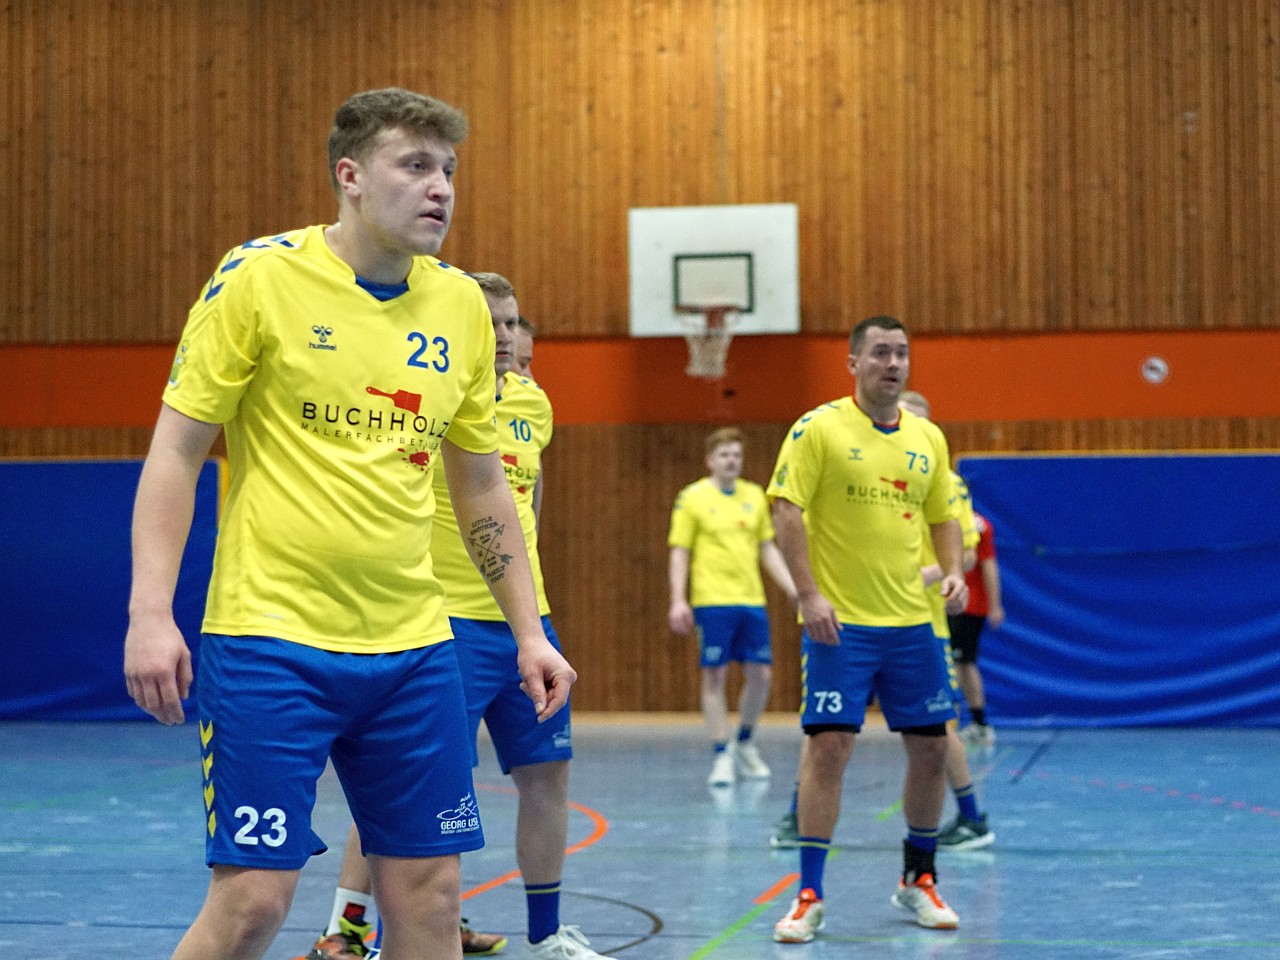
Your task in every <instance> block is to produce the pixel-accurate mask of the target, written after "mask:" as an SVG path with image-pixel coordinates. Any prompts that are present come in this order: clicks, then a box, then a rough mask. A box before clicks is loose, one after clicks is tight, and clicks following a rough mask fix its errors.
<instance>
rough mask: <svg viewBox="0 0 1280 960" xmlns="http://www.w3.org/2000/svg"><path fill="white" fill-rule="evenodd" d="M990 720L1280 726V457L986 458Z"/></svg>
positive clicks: (976, 489) (976, 466)
mask: <svg viewBox="0 0 1280 960" xmlns="http://www.w3.org/2000/svg"><path fill="white" fill-rule="evenodd" d="M960 472H961V474H962V475H963V476H964V477H965V478H966V479H967V480H968V482H969V486H970V489H971V490H972V492H973V497H974V505H975V506H976V507H977V509H978V511H979V512H980V513H983V514H985V515H986V516H988V517H990V518H991V520H992V522H993V523H994V524H995V529H996V550H997V555H998V559H999V563H1000V570H1001V574H1002V579H1003V584H1004V595H1005V608H1006V611H1007V614H1008V621H1007V622H1006V624H1005V625H1004V627H1003V628H1001V629H1000V630H990V629H988V630H987V631H986V632H985V633H984V634H983V639H982V647H981V656H980V660H979V666H980V667H981V669H982V674H983V679H984V680H985V682H986V691H987V706H988V713H989V714H990V717H991V722H992V723H994V724H997V725H999V724H1002V723H1003V724H1007V725H1014V726H1035V727H1089V726H1099V727H1101V726H1128V725H1196V726H1280V456H1277V455H1275V454H1255V455H1247V454H1209V455H1192V454H1168V455H1133V456H1065V455H1063V456H975V457H965V458H963V459H962V460H961V461H960Z"/></svg>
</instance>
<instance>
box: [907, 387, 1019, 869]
mask: <svg viewBox="0 0 1280 960" xmlns="http://www.w3.org/2000/svg"><path fill="white" fill-rule="evenodd" d="M898 406H900V407H902V409H904V410H907V411H910V412H911V413H914V414H915V415H916V416H917V417H923V418H925V419H926V420H927V419H929V418H930V413H931V412H932V410H931V408H930V406H929V401H928V400H927V399H926V398H925V396H924V395H923V394H921V393H917V392H916V391H915V390H904V391H903V392H902V396H901V397H900V398H899V399H898ZM948 472H949V474H950V477H951V487H952V490H953V491H954V492H953V494H952V496H954V497H955V500H956V503H957V505H958V506H959V507H960V536H961V543H962V545H963V547H964V564H963V566H964V570H965V574H966V580H967V579H968V571H969V570H971V569H972V568H973V565H974V564H975V563H976V562H977V546H978V537H979V534H978V523H977V520H976V518H975V517H974V515H973V498H972V497H971V496H970V494H969V486H968V484H966V483H965V482H964V480H963V479H961V477H960V474H958V473H956V472H955V471H954V470H950V471H948ZM921 542H922V545H923V547H924V554H923V556H922V557H921V564H922V566H921V573H922V574H923V576H924V582H925V595H926V596H927V597H928V598H929V609H930V611H931V612H932V614H933V620H932V623H933V633H934V636H936V637H937V638H938V642H939V643H940V644H941V645H942V650H943V653H944V654H945V655H946V658H947V679H948V681H950V683H951V694H952V697H953V698H954V699H955V700H956V717H955V718H953V719H951V720H948V721H947V783H948V785H949V786H950V787H951V793H952V795H953V796H954V797H955V798H956V806H957V808H958V809H957V812H956V817H955V819H954V820H953V821H951V823H950V824H948V826H947V827H946V828H945V829H944V830H943V831H942V832H941V833H940V834H939V835H938V849H940V850H981V849H983V848H985V847H989V846H991V844H993V843H995V842H996V835H995V832H994V831H993V830H992V829H991V827H990V826H989V825H988V823H987V815H986V813H984V812H983V811H982V808H981V807H980V806H979V803H978V790H977V787H976V786H975V785H974V782H973V772H972V771H971V770H970V769H969V758H968V756H967V755H966V753H965V747H964V741H963V740H962V739H961V737H960V732H959V700H960V690H961V683H960V676H959V674H958V672H957V670H956V664H955V661H954V659H953V656H952V649H951V646H952V643H951V626H950V624H949V622H948V616H947V604H946V601H945V600H944V599H943V598H942V594H941V592H940V591H939V590H938V581H939V580H941V578H942V568H941V567H940V566H939V565H938V558H937V556H936V555H935V553H934V550H933V540H932V538H931V537H923V538H922V539H921ZM970 593H971V594H972V591H970Z"/></svg>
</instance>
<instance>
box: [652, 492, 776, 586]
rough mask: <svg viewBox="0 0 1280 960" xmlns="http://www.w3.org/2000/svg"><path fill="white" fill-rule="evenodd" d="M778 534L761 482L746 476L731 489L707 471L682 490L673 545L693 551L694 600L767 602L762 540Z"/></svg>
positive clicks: (691, 578)
mask: <svg viewBox="0 0 1280 960" xmlns="http://www.w3.org/2000/svg"><path fill="white" fill-rule="evenodd" d="M773 538H774V532H773V520H772V518H771V517H770V516H769V503H768V501H767V500H766V499H765V496H764V489H763V488H762V487H761V486H760V485H759V484H758V483H752V482H751V481H750V480H742V479H741V478H740V479H739V480H738V481H737V482H736V483H735V484H734V488H733V490H732V491H729V492H726V491H724V490H721V489H720V487H719V486H717V485H716V484H715V482H713V481H712V480H710V479H709V478H707V477H703V478H702V479H701V480H697V481H695V482H694V483H691V484H689V485H688V486H687V487H685V488H684V489H683V490H681V491H680V493H679V495H677V497H676V501H675V505H674V506H673V507H672V510H671V526H670V529H669V532H668V535H667V545H668V546H672V547H684V548H685V549H686V550H688V551H689V604H690V606H694V607H713V606H716V607H718V606H752V607H759V606H764V603H765V595H764V583H763V581H762V580H761V577H760V544H762V543H767V542H768V541H770V540H772V539H773Z"/></svg>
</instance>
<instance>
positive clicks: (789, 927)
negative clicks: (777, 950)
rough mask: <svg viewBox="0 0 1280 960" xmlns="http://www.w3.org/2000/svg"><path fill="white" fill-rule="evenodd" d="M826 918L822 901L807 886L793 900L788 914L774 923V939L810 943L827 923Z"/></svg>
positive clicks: (780, 941)
mask: <svg viewBox="0 0 1280 960" xmlns="http://www.w3.org/2000/svg"><path fill="white" fill-rule="evenodd" d="M825 918H826V910H825V909H823V906H822V901H821V900H819V899H818V895H817V894H816V893H814V892H813V891H812V890H811V889H809V888H808V887H805V888H804V889H803V890H801V891H800V896H798V897H796V898H795V899H794V900H792V901H791V909H789V910H788V911H787V915H786V916H785V917H783V918H782V919H781V920H779V921H778V922H777V923H775V924H774V925H773V939H774V940H776V941H777V942H778V943H808V942H809V941H811V940H812V939H813V938H814V937H815V936H817V935H818V931H819V930H821V929H822V928H823V927H825V926H826V925H827V922H826V919H825Z"/></svg>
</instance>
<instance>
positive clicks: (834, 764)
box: [808, 730, 853, 776]
mask: <svg viewBox="0 0 1280 960" xmlns="http://www.w3.org/2000/svg"><path fill="white" fill-rule="evenodd" d="M851 753H853V734H852V733H846V732H844V731H839V730H825V731H823V732H821V733H817V734H814V735H812V736H810V737H809V748H808V756H809V759H810V761H811V762H812V763H813V764H814V765H815V766H816V767H817V768H818V769H819V770H820V771H823V772H825V773H827V774H830V775H834V776H839V775H841V774H843V773H844V768H845V765H846V764H847V763H848V762H849V756H850V754H851Z"/></svg>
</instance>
